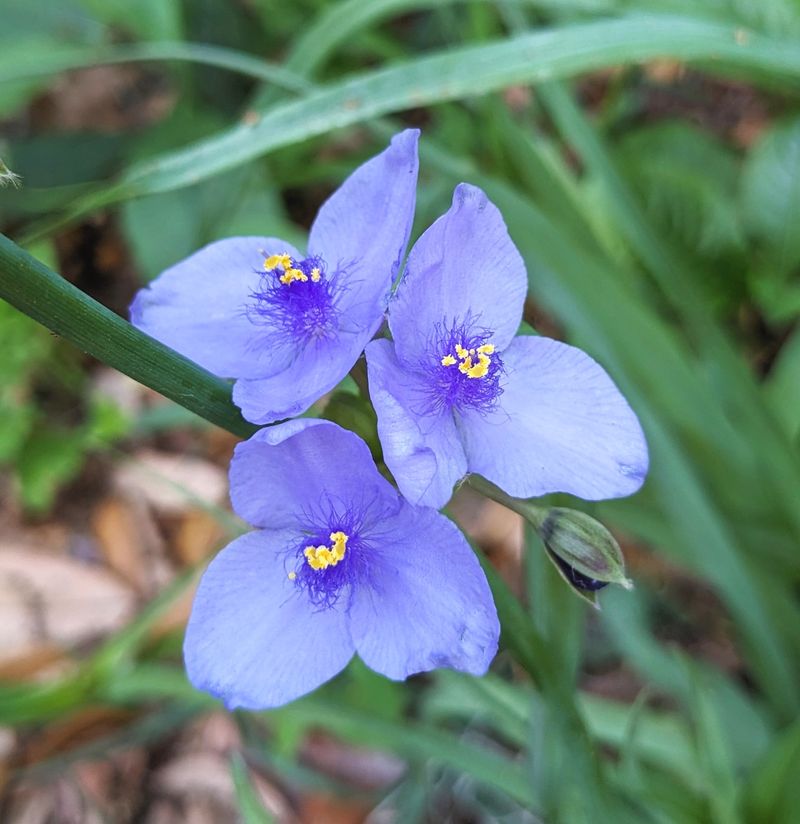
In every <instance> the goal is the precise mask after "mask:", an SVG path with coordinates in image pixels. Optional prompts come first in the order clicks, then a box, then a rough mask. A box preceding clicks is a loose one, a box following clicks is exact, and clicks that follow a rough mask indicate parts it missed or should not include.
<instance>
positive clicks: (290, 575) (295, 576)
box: [288, 572, 297, 581]
mask: <svg viewBox="0 0 800 824" xmlns="http://www.w3.org/2000/svg"><path fill="white" fill-rule="evenodd" d="M288 578H289V580H290V581H294V579H295V578H297V573H296V572H290V573H289V575H288Z"/></svg>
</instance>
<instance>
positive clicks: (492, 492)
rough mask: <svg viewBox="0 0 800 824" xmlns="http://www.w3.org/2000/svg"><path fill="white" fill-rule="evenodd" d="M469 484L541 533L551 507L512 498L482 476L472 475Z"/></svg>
mask: <svg viewBox="0 0 800 824" xmlns="http://www.w3.org/2000/svg"><path fill="white" fill-rule="evenodd" d="M467 483H468V484H469V486H471V487H472V488H473V489H474V490H475V491H476V492H480V494H481V495H483V496H485V497H486V498H491V499H492V500H493V501H497V503H499V504H502V505H503V506H504V507H507V508H508V509H510V510H511V511H512V512H516V513H517V514H518V515H522V517H523V518H525V520H526V521H528V522H530V523H531V524H532V525H533V527H534V529H535V530H536V531H537V532H539V530H540V529H541V526H542V524H543V523H544V522H545V519H546V518H547V513H548V511H549V509H550V508H549V507H544V506H538V505H537V504H534V503H531V502H530V501H526V500H524V499H522V498H512V497H511V496H510V495H507V494H506V493H505V492H503V490H502V489H500V488H499V487H497V486H495V485H494V484H493V483H492V482H491V481H487V480H486V478H482V477H481V476H480V475H470V476H469V479H468V480H467Z"/></svg>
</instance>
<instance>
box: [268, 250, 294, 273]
mask: <svg viewBox="0 0 800 824" xmlns="http://www.w3.org/2000/svg"><path fill="white" fill-rule="evenodd" d="M279 266H282V267H283V268H284V269H291V268H292V257H291V255H287V254H286V253H285V252H284V253H283V254H281V255H270V256H269V257H268V258H267V259H266V260H265V261H264V270H265V271H267V272H272V271H273V270H274V269H277V268H278V267H279Z"/></svg>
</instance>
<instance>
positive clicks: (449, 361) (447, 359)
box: [442, 355, 456, 366]
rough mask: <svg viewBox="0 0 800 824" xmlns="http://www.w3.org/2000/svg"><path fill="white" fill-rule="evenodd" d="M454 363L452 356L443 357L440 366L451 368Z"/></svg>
mask: <svg viewBox="0 0 800 824" xmlns="http://www.w3.org/2000/svg"><path fill="white" fill-rule="evenodd" d="M455 362H456V359H455V358H454V357H453V356H452V355H445V356H444V357H443V358H442V366H452V365H453V364H454V363H455Z"/></svg>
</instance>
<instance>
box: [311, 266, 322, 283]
mask: <svg viewBox="0 0 800 824" xmlns="http://www.w3.org/2000/svg"><path fill="white" fill-rule="evenodd" d="M321 277H322V272H320V270H319V266H315V267H314V268H313V269H312V270H311V280H313V281H314V283H319V279H320V278H321Z"/></svg>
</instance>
